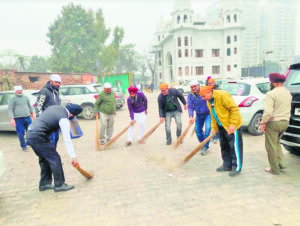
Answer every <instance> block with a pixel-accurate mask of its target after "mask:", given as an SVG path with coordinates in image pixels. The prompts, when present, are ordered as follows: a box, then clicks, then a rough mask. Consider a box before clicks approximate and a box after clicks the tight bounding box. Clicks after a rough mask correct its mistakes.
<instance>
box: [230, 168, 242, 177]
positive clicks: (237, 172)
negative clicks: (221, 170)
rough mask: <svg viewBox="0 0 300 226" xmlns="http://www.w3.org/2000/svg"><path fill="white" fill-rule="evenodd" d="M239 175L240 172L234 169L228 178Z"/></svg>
mask: <svg viewBox="0 0 300 226" xmlns="http://www.w3.org/2000/svg"><path fill="white" fill-rule="evenodd" d="M240 173H241V171H236V169H232V170H231V171H230V172H229V176H230V177H234V176H236V175H238V174H240Z"/></svg>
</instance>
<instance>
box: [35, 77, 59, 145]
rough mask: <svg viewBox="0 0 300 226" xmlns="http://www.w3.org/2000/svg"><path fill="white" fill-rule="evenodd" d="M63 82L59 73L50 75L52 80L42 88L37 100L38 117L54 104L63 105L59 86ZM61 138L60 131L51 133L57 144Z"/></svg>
mask: <svg viewBox="0 0 300 226" xmlns="http://www.w3.org/2000/svg"><path fill="white" fill-rule="evenodd" d="M60 84H61V78H60V76H59V75H58V74H52V75H50V80H49V81H48V82H47V83H46V85H45V86H44V87H43V88H42V89H41V91H40V93H39V96H38V98H37V100H36V109H35V112H36V116H37V117H38V116H39V115H40V114H42V112H43V111H45V110H46V109H47V108H48V107H50V106H53V105H61V101H60V98H59V87H60ZM58 139H59V131H55V132H53V133H52V134H51V140H52V142H53V144H54V145H55V146H56V145H57V142H58Z"/></svg>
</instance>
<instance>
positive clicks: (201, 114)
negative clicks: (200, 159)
mask: <svg viewBox="0 0 300 226" xmlns="http://www.w3.org/2000/svg"><path fill="white" fill-rule="evenodd" d="M190 87H191V92H190V93H189V94H188V97H187V105H188V112H189V117H190V123H191V124H193V123H194V111H195V112H196V124H195V132H196V135H197V138H198V140H199V142H200V143H201V142H202V141H203V140H204V139H205V138H206V137H208V136H209V134H210V130H211V117H210V112H209V109H208V108H207V105H206V100H203V99H202V98H201V96H200V95H199V92H200V85H199V84H198V82H197V81H192V82H191V83H190ZM204 124H205V132H203V126H204ZM208 150H209V142H207V143H206V144H205V145H204V147H203V148H202V149H201V154H202V155H206V154H207V153H208Z"/></svg>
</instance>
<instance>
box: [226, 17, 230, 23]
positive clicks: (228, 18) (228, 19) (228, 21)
mask: <svg viewBox="0 0 300 226" xmlns="http://www.w3.org/2000/svg"><path fill="white" fill-rule="evenodd" d="M226 19H227V23H230V15H227V17H226Z"/></svg>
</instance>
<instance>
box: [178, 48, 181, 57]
mask: <svg viewBox="0 0 300 226" xmlns="http://www.w3.org/2000/svg"><path fill="white" fill-rule="evenodd" d="M178 57H179V58H180V57H181V50H178Z"/></svg>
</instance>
